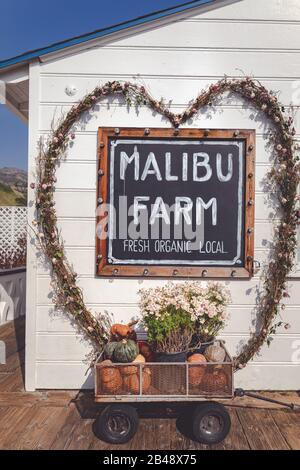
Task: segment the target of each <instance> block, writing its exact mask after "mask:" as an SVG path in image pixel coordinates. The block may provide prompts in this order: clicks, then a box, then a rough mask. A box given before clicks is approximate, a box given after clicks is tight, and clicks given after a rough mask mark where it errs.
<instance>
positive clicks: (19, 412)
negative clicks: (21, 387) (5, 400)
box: [0, 407, 37, 450]
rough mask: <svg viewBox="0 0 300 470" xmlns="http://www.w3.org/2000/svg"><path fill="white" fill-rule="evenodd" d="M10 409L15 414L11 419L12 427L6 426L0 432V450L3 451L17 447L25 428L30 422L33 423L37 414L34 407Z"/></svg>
mask: <svg viewBox="0 0 300 470" xmlns="http://www.w3.org/2000/svg"><path fill="white" fill-rule="evenodd" d="M10 409H13V410H14V412H15V414H14V416H12V417H11V422H12V423H13V426H7V427H6V429H5V431H3V432H2V431H0V448H1V449H5V450H11V449H13V448H14V447H16V446H17V443H18V442H19V440H20V438H21V436H22V435H23V433H24V430H25V428H26V427H27V426H28V424H29V423H30V422H32V421H34V419H35V414H36V412H37V409H36V408H35V407H31V408H28V407H27V408H20V407H16V408H13V407H11V408H10Z"/></svg>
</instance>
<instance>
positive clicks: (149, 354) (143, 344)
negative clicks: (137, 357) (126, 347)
mask: <svg viewBox="0 0 300 470" xmlns="http://www.w3.org/2000/svg"><path fill="white" fill-rule="evenodd" d="M138 345H139V350H140V353H141V354H143V356H144V357H145V359H146V362H154V352H153V351H152V349H151V346H150V344H149V343H148V342H147V341H138Z"/></svg>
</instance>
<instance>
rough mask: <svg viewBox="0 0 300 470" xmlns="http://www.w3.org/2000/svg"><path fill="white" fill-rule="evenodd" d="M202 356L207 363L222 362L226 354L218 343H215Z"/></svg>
mask: <svg viewBox="0 0 300 470" xmlns="http://www.w3.org/2000/svg"><path fill="white" fill-rule="evenodd" d="M204 356H205V358H206V360H207V361H208V362H224V359H225V356H226V352H225V349H224V348H222V346H220V343H218V342H216V343H215V344H211V345H210V346H208V347H207V348H206V349H205V352H204Z"/></svg>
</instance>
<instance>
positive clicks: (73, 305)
mask: <svg viewBox="0 0 300 470" xmlns="http://www.w3.org/2000/svg"><path fill="white" fill-rule="evenodd" d="M225 92H231V93H235V94H237V95H240V96H241V97H243V98H244V99H245V100H246V101H247V102H248V103H249V104H251V105H252V106H254V107H255V108H256V109H257V110H259V111H261V112H262V113H263V114H264V115H265V116H266V117H268V118H269V120H270V124H271V125H273V126H271V128H270V131H269V134H268V137H269V140H270V143H271V144H272V145H273V149H274V150H273V153H274V164H273V167H272V169H271V171H270V173H269V178H270V181H271V182H273V183H274V190H275V191H276V194H277V195H278V199H279V203H280V206H281V209H282V217H281V220H280V222H279V223H278V225H277V227H276V229H275V235H274V244H273V257H272V260H271V261H270V263H269V266H268V268H267V269H266V274H265V278H264V290H263V292H262V295H261V297H260V302H259V305H257V323H258V325H259V326H258V328H257V331H256V332H253V333H252V334H251V336H250V339H249V341H248V343H247V344H245V345H244V346H243V348H242V350H241V352H240V354H239V355H238V356H237V357H236V358H235V359H234V363H235V368H236V369H241V368H243V367H244V366H245V365H246V363H247V362H248V361H249V360H250V359H252V358H253V356H254V355H255V354H256V353H258V352H259V350H260V348H261V346H262V345H263V344H264V342H265V341H267V342H268V341H269V340H270V335H271V334H272V333H275V331H276V327H277V326H280V325H282V324H283V322H282V321H279V322H277V323H276V317H277V315H278V314H279V312H280V309H281V308H284V305H282V304H281V301H282V298H284V297H288V296H289V294H288V292H287V276H288V274H289V272H290V271H291V269H292V267H293V263H294V257H295V252H296V246H297V239H296V229H297V225H298V219H299V217H300V211H298V210H297V200H298V198H297V186H298V183H299V170H300V164H299V158H298V157H297V156H296V155H295V150H296V148H297V146H296V143H295V141H294V136H295V133H296V132H295V129H294V126H293V118H292V117H291V116H286V114H285V109H284V107H283V106H282V105H281V104H280V103H279V102H278V99H277V96H276V94H275V93H274V92H272V91H270V92H269V91H268V90H267V89H266V88H265V87H264V86H263V85H262V84H260V83H259V82H258V81H256V80H254V79H252V78H250V77H245V78H243V79H228V78H227V77H225V78H224V79H222V80H220V81H219V82H217V83H216V84H213V85H211V86H210V87H209V88H208V89H207V90H205V91H203V92H201V93H200V94H199V95H198V96H197V98H196V99H195V100H194V101H193V103H192V104H190V105H189V106H188V108H187V109H186V110H185V111H184V112H183V113H182V114H174V113H172V112H171V111H170V109H169V108H168V107H167V106H166V105H165V104H164V102H163V101H157V100H155V99H154V98H153V97H152V96H151V95H150V93H149V92H148V91H147V90H146V89H145V87H144V86H141V85H138V84H135V83H128V82H126V83H120V82H108V83H106V84H105V85H102V86H98V87H96V88H95V89H94V90H93V91H92V92H91V93H89V94H87V95H86V96H85V97H84V98H83V99H82V100H81V101H80V102H79V103H78V104H76V105H74V106H73V107H72V108H71V109H70V111H69V112H68V113H67V115H66V116H65V118H64V119H63V121H62V122H61V123H60V124H59V125H58V127H57V128H56V129H55V130H54V131H53V132H52V134H51V136H50V138H49V141H48V143H47V145H46V147H45V148H44V147H43V146H42V145H41V148H40V153H39V157H38V163H37V170H38V177H37V183H36V185H35V184H34V183H32V184H31V187H32V189H34V188H35V187H36V209H37V221H35V223H36V224H37V225H38V238H39V241H40V244H41V247H42V250H43V252H44V254H45V255H46V256H47V258H48V259H49V260H50V262H51V265H52V287H53V291H54V295H53V302H54V304H55V306H56V307H57V308H59V309H61V310H63V311H64V312H66V313H67V314H69V315H70V316H71V317H72V318H74V319H75V321H76V322H77V324H78V325H79V326H80V327H81V329H82V331H83V332H84V333H86V334H87V335H88V337H89V338H90V339H91V340H92V342H93V343H94V345H95V346H96V347H97V349H99V348H102V347H103V346H104V344H105V343H106V342H107V340H108V334H109V333H108V321H107V316H106V315H103V314H102V315H99V317H98V318H96V317H95V316H94V315H93V314H92V313H91V312H90V311H89V310H88V309H87V307H86V306H85V303H84V300H83V294H82V290H81V289H80V287H78V285H77V284H76V279H77V274H76V273H75V272H74V270H73V268H72V265H71V264H70V263H69V261H68V260H67V257H66V254H65V250H64V244H63V240H62V237H61V236H60V233H59V230H58V227H57V215H56V210H55V207H54V206H55V202H54V191H55V183H56V181H57V180H56V177H55V172H56V168H57V165H58V163H59V161H60V160H61V159H62V156H63V154H64V152H65V151H66V149H67V146H68V144H69V142H70V141H71V140H73V139H75V134H74V132H72V126H73V125H74V124H75V123H76V122H77V121H78V120H79V119H80V117H81V116H82V114H83V113H85V112H87V111H89V110H91V109H92V108H93V106H94V105H95V104H96V103H97V102H98V101H99V100H101V99H102V98H104V97H107V96H108V95H121V96H123V97H124V98H125V100H126V102H127V103H128V105H135V106H148V107H149V108H151V109H153V110H154V111H156V112H157V113H159V114H161V115H163V116H164V117H165V118H166V119H167V120H168V121H169V122H170V123H171V124H172V126H174V127H175V128H178V127H179V126H180V125H181V124H184V123H185V122H186V121H187V120H188V119H191V118H193V117H195V116H196V114H197V113H198V112H199V110H200V109H201V108H203V107H204V106H212V105H213V103H214V101H215V99H216V98H217V97H218V96H220V95H222V94H224V93H225ZM285 326H286V327H288V325H287V324H285Z"/></svg>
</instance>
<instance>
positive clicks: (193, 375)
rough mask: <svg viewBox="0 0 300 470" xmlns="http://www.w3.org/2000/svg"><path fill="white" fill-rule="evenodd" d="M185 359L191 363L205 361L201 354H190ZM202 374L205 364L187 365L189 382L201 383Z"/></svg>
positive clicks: (191, 383)
mask: <svg viewBox="0 0 300 470" xmlns="http://www.w3.org/2000/svg"><path fill="white" fill-rule="evenodd" d="M187 361H188V362H189V363H191V364H192V363H193V362H203V364H205V363H206V359H205V357H204V356H203V354H192V355H191V356H189V357H188V360H187ZM204 374H205V366H202V365H198V366H197V365H195V366H191V367H189V384H190V385H199V384H200V383H201V380H202V378H203V376H204Z"/></svg>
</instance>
